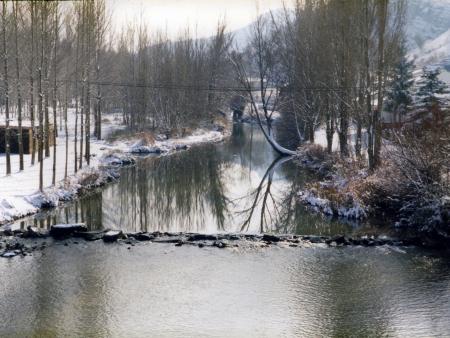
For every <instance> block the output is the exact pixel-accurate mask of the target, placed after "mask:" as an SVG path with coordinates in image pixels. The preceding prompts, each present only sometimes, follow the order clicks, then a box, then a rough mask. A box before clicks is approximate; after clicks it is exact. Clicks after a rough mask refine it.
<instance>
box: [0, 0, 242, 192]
mask: <svg viewBox="0 0 450 338" xmlns="http://www.w3.org/2000/svg"><path fill="white" fill-rule="evenodd" d="M1 10H2V16H1V30H2V31H1V34H2V36H1V45H2V46H1V47H2V48H1V49H2V52H3V53H2V54H3V55H2V56H3V57H2V61H3V72H1V80H0V82H1V84H2V86H1V89H2V98H3V100H2V102H1V108H2V110H3V112H4V121H5V128H4V130H5V133H4V143H5V156H6V174H7V175H9V174H10V173H11V169H12V168H11V149H10V145H11V142H12V141H14V144H16V143H17V144H18V152H19V157H20V164H19V168H17V169H19V170H24V167H25V164H24V149H23V144H24V142H25V141H26V142H28V140H26V139H25V136H24V135H25V134H24V133H23V128H24V123H27V125H26V127H27V129H26V131H27V134H28V130H30V133H31V143H32V147H31V152H30V153H31V156H30V164H31V165H32V166H33V165H35V164H36V154H37V161H38V164H39V167H40V170H39V172H40V174H39V176H40V180H39V181H40V183H39V188H40V190H41V191H42V190H43V172H44V170H43V169H44V159H46V158H52V160H53V177H52V183H53V184H55V182H56V171H57V168H59V167H60V166H58V165H57V154H58V152H57V147H56V145H57V141H58V139H57V135H58V132H60V133H64V134H65V143H66V146H65V153H66V155H65V158H64V159H59V160H60V161H64V167H65V168H64V174H65V177H67V176H68V171H69V169H70V170H71V171H74V172H77V171H78V170H79V169H81V168H82V167H83V165H85V164H87V165H89V164H90V159H91V155H92V154H91V139H92V138H96V139H101V138H102V136H103V135H102V114H103V113H104V112H121V113H122V115H123V122H124V123H125V124H126V125H127V126H128V127H129V129H130V131H142V130H144V129H152V130H157V131H158V132H165V133H168V134H170V133H171V132H172V131H174V130H177V131H179V130H182V129H183V128H186V127H193V126H196V125H198V124H199V123H202V122H204V121H211V119H212V117H213V114H215V113H216V112H217V111H219V110H222V109H223V108H224V107H226V106H227V98H228V93H227V92H223V91H219V90H218V88H221V87H224V86H227V85H229V84H230V83H231V81H233V73H232V71H231V68H230V65H229V62H228V61H227V55H228V51H229V49H230V46H231V37H230V36H229V35H228V34H226V32H225V25H224V24H221V23H219V24H218V26H217V31H216V34H215V35H214V36H213V37H212V38H210V39H199V38H197V37H196V35H195V34H193V33H192V32H191V31H189V30H186V32H185V33H184V34H183V35H181V36H180V37H179V38H178V39H175V40H173V39H172V40H170V39H169V38H168V36H167V34H165V33H163V32H151V33H150V32H149V30H148V27H147V26H146V23H145V22H144V21H143V20H142V19H141V20H140V21H139V22H138V23H137V24H130V25H129V26H128V27H125V28H123V29H122V31H121V32H118V33H117V34H116V32H115V31H114V30H113V29H112V28H113V27H112V25H111V16H110V14H111V13H109V11H108V10H107V8H106V3H105V1H104V0H94V1H91V0H82V1H74V2H60V1H50V2H49V1H36V0H30V1H26V2H25V1H3V2H2V8H1ZM72 117H73V118H72ZM28 123H29V124H28ZM11 125H14V126H13V128H11ZM15 130H18V133H17V135H16V133H15V132H13V131H15ZM2 141H3V140H2ZM52 145H53V152H52V154H51V149H52ZM69 149H70V150H71V152H72V153H73V155H70V156H73V157H74V158H73V161H72V159H71V160H70V161H69ZM35 150H36V151H35ZM51 155H52V156H51ZM70 162H71V163H74V164H73V168H68V166H69V163H70ZM13 169H15V168H13Z"/></svg>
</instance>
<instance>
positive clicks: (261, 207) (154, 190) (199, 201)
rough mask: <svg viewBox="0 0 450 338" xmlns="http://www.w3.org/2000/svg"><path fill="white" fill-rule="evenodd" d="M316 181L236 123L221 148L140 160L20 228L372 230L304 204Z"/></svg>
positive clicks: (207, 147)
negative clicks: (302, 193)
mask: <svg viewBox="0 0 450 338" xmlns="http://www.w3.org/2000/svg"><path fill="white" fill-rule="evenodd" d="M312 179H314V175H313V174H312V173H310V172H308V171H306V170H301V169H300V168H299V167H298V166H296V165H295V164H294V163H293V162H292V161H285V159H282V158H279V157H278V156H277V154H276V153H275V152H274V151H273V150H272V149H271V147H270V145H269V144H268V143H267V142H266V140H265V139H264V136H263V134H262V133H261V132H260V130H259V129H258V127H256V126H249V125H242V124H235V125H234V126H233V133H232V136H231V137H230V139H229V140H227V141H225V142H223V143H220V144H209V145H202V146H196V147H193V148H191V149H190V150H188V151H181V152H178V153H176V154H172V155H170V156H160V157H154V156H150V157H145V158H141V159H139V160H138V162H137V165H136V166H134V167H128V168H123V170H122V172H121V178H120V181H119V182H118V183H115V184H110V185H108V186H106V188H103V189H99V190H97V191H95V192H93V193H90V194H89V195H88V196H85V197H83V198H81V199H80V200H78V201H76V202H73V203H69V204H67V205H65V206H64V207H63V208H59V209H56V210H53V211H51V212H46V213H41V214H40V215H37V216H34V217H32V218H29V219H27V220H25V221H21V223H22V227H26V226H27V225H29V223H35V224H36V225H39V226H42V227H48V226H49V225H50V224H53V223H64V222H86V223H87V225H88V226H89V227H90V228H91V229H123V230H126V231H127V232H133V231H156V230H159V231H169V232H179V231H189V232H203V233H218V232H253V233H255V232H280V233H298V234H327V235H329V234H338V233H339V234H343V233H347V234H349V233H353V232H355V231H361V228H362V229H363V230H364V231H367V228H368V227H370V226H371V223H367V224H364V225H361V224H357V223H354V222H353V223H352V222H349V221H344V220H333V219H329V218H326V217H324V216H321V215H318V214H315V213H311V212H310V210H307V209H306V208H305V207H303V206H301V205H298V204H297V203H296V194H297V192H298V190H299V189H300V188H301V187H302V186H304V184H305V183H307V182H310V181H311V180H312ZM18 224H20V222H18Z"/></svg>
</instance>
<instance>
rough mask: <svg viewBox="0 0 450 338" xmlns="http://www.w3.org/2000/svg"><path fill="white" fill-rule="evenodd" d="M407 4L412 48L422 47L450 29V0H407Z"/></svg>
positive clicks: (407, 33)
mask: <svg viewBox="0 0 450 338" xmlns="http://www.w3.org/2000/svg"><path fill="white" fill-rule="evenodd" d="M407 6H408V7H407V11H408V12H407V25H406V35H407V38H408V45H409V48H410V50H416V49H420V48H422V47H423V46H424V45H425V44H426V43H427V42H428V41H430V40H434V39H436V38H437V37H438V36H440V35H441V34H443V33H445V32H447V31H448V30H449V29H450V0H407Z"/></svg>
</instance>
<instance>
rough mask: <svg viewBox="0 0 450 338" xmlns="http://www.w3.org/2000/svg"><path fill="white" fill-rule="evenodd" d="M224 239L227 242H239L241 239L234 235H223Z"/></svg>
mask: <svg viewBox="0 0 450 338" xmlns="http://www.w3.org/2000/svg"><path fill="white" fill-rule="evenodd" d="M225 238H226V239H228V240H229V241H239V240H241V239H242V237H241V236H239V235H236V234H228V235H225Z"/></svg>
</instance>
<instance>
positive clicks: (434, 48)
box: [411, 29, 450, 71]
mask: <svg viewBox="0 0 450 338" xmlns="http://www.w3.org/2000/svg"><path fill="white" fill-rule="evenodd" d="M411 56H412V57H413V58H414V59H415V63H416V65H417V66H419V67H421V66H425V65H435V66H440V67H443V68H446V69H447V70H449V71H450V29H449V30H447V31H446V32H444V33H443V34H441V35H439V36H438V37H437V38H435V39H433V40H429V41H426V42H425V43H424V44H423V46H422V47H421V48H416V49H415V50H413V51H412V52H411Z"/></svg>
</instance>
